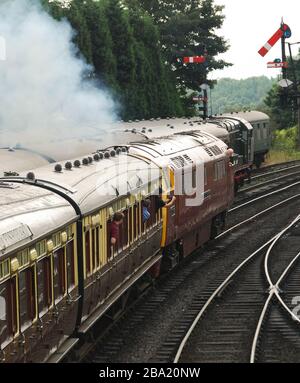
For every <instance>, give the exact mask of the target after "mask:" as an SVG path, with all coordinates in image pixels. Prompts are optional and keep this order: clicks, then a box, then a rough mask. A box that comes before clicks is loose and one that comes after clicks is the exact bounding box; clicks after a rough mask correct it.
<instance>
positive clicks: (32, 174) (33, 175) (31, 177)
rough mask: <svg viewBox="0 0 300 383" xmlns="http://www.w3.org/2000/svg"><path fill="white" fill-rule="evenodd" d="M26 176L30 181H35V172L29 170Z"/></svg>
mask: <svg viewBox="0 0 300 383" xmlns="http://www.w3.org/2000/svg"><path fill="white" fill-rule="evenodd" d="M26 178H27V180H28V181H35V174H34V173H33V172H29V173H27V176H26Z"/></svg>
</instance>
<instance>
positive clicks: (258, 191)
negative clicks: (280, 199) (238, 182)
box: [236, 161, 300, 203]
mask: <svg viewBox="0 0 300 383" xmlns="http://www.w3.org/2000/svg"><path fill="white" fill-rule="evenodd" d="M264 169H266V170H265V171H264V172H260V173H259V174H256V173H254V174H256V175H254V176H253V177H252V180H251V185H250V186H249V185H248V186H244V187H242V188H241V189H240V190H239V193H238V195H237V196H236V203H238V202H241V201H244V200H247V199H251V198H254V196H256V195H263V194H264V193H266V192H268V191H270V190H278V189H280V188H281V187H282V186H284V185H288V184H292V183H294V182H296V181H298V180H300V161H293V162H291V163H288V165H285V166H284V164H280V165H279V168H278V167H274V166H272V167H271V169H270V168H264Z"/></svg>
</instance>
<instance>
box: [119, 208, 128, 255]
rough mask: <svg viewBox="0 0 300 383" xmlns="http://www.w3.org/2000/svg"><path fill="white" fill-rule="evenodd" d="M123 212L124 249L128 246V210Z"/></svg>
mask: <svg viewBox="0 0 300 383" xmlns="http://www.w3.org/2000/svg"><path fill="white" fill-rule="evenodd" d="M123 214H124V219H123V223H122V226H121V229H120V230H121V231H122V248H123V249H124V248H126V247H127V246H128V224H129V220H128V214H129V213H128V210H125V211H123Z"/></svg>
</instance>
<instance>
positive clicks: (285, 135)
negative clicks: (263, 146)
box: [273, 127, 297, 151]
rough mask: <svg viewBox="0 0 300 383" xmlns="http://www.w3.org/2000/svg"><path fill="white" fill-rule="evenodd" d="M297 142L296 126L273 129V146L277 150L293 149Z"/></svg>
mask: <svg viewBox="0 0 300 383" xmlns="http://www.w3.org/2000/svg"><path fill="white" fill-rule="evenodd" d="M296 142H297V127H293V128H289V129H281V130H275V132H274V141H273V147H274V149H277V150H285V151H290V150H294V149H295V147H296Z"/></svg>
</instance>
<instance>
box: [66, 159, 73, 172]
mask: <svg viewBox="0 0 300 383" xmlns="http://www.w3.org/2000/svg"><path fill="white" fill-rule="evenodd" d="M72 167H73V165H72V162H70V161H68V162H66V163H65V168H66V169H67V170H72Z"/></svg>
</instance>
